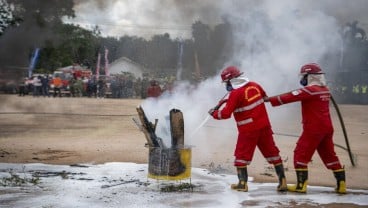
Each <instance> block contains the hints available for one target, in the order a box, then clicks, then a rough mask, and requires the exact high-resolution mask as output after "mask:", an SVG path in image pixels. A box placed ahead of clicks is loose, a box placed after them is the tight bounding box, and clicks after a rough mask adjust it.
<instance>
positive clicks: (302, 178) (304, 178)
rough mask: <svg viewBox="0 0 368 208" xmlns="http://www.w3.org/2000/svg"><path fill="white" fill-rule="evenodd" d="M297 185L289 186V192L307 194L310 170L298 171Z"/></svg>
mask: <svg viewBox="0 0 368 208" xmlns="http://www.w3.org/2000/svg"><path fill="white" fill-rule="evenodd" d="M296 177H297V184H295V185H291V186H287V189H288V191H291V192H299V193H307V183H308V169H296Z"/></svg>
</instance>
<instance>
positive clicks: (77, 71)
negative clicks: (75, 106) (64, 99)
mask: <svg viewBox="0 0 368 208" xmlns="http://www.w3.org/2000/svg"><path fill="white" fill-rule="evenodd" d="M92 75H93V74H92V71H91V70H90V69H88V68H85V67H82V66H80V65H72V66H67V67H63V68H59V69H57V70H55V71H54V72H53V75H52V77H56V76H58V77H60V79H61V81H62V83H63V87H62V93H63V94H70V89H71V81H72V80H73V79H90V78H92ZM50 88H51V90H52V91H53V88H54V86H53V84H52V83H51V86H50Z"/></svg>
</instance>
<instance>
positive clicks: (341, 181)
mask: <svg viewBox="0 0 368 208" xmlns="http://www.w3.org/2000/svg"><path fill="white" fill-rule="evenodd" d="M333 173H334V176H335V178H336V183H337V186H336V188H335V191H336V193H339V194H346V183H345V170H344V169H343V168H342V169H339V170H334V171H333Z"/></svg>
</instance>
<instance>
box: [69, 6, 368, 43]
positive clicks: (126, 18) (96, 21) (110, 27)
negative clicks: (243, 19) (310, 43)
mask: <svg viewBox="0 0 368 208" xmlns="http://www.w3.org/2000/svg"><path fill="white" fill-rule="evenodd" d="M74 2H75V7H74V9H75V11H76V19H74V20H66V21H72V22H76V23H79V24H80V25H81V26H84V27H87V28H92V27H93V26H94V25H99V26H100V28H101V29H102V33H103V34H104V35H109V36H115V37H120V36H124V35H132V36H143V37H147V38H149V37H151V36H152V35H154V34H163V33H165V32H168V33H169V34H170V36H171V37H173V38H176V37H181V38H190V37H191V25H192V24H193V23H194V21H197V20H200V21H201V22H203V23H205V24H209V25H216V24H218V23H221V22H222V20H223V17H224V16H223V15H224V11H228V12H226V13H228V14H232V13H237V14H239V15H246V14H247V13H248V12H250V11H252V10H254V7H255V6H257V5H261V4H274V5H272V6H275V8H276V10H277V8H282V9H285V10H288V9H295V10H301V11H322V12H323V13H325V14H327V15H330V16H333V17H335V18H336V19H337V21H338V24H340V25H345V24H346V23H347V22H352V21H354V20H359V23H360V26H361V27H362V28H364V29H365V30H366V31H367V30H368V14H367V12H366V11H367V8H368V2H367V1H365V0H354V1H353V2H351V1H345V0H324V1H303V0H296V1H288V0H286V1H285V0H282V1H277V3H276V2H274V1H271V0H268V1H254V0H190V1H181V0H152V1H145V0H135V1H127V0H111V1H104V0H74ZM294 4H298V6H297V7H294V6H293V5H294ZM233 5H236V7H234V6H233ZM234 8H235V10H234ZM231 9H232V10H234V11H231ZM269 9H272V8H269ZM285 26H287V25H285Z"/></svg>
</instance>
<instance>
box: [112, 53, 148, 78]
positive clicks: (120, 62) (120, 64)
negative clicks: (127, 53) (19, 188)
mask: <svg viewBox="0 0 368 208" xmlns="http://www.w3.org/2000/svg"><path fill="white" fill-rule="evenodd" d="M143 69H144V67H143V66H142V65H140V64H138V63H136V62H134V61H132V60H130V59H128V58H126V57H121V58H119V59H117V60H115V61H114V62H112V63H111V64H110V66H109V72H110V74H118V73H121V72H131V73H133V74H134V76H135V77H137V78H138V77H142V73H143Z"/></svg>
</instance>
